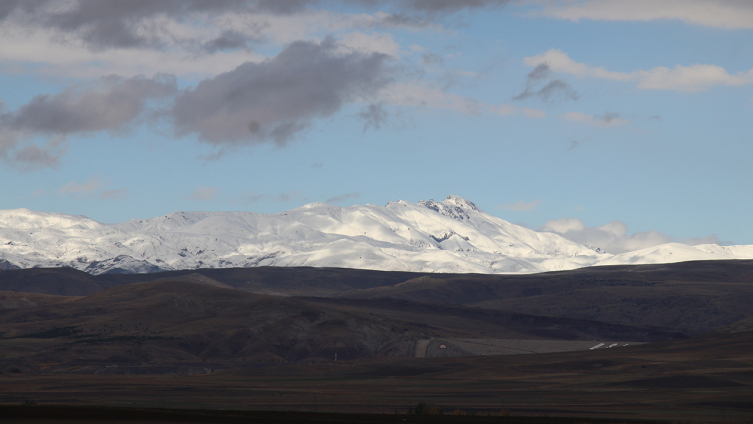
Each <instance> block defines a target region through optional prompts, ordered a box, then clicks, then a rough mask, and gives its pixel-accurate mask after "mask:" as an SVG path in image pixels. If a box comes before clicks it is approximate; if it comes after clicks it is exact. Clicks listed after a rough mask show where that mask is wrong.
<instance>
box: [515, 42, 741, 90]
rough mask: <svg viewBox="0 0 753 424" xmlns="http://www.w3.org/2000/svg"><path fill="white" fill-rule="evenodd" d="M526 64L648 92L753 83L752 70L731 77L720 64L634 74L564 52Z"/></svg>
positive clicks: (554, 51)
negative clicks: (632, 84)
mask: <svg viewBox="0 0 753 424" xmlns="http://www.w3.org/2000/svg"><path fill="white" fill-rule="evenodd" d="M523 63H525V64H526V65H528V66H532V67H536V66H539V65H541V64H546V65H548V67H549V69H551V70H552V71H553V72H561V73H566V74H571V75H575V76H578V77H582V78H585V77H591V78H600V79H608V80H614V81H634V82H636V83H637V86H638V88H641V89H645V90H675V91H702V90H706V89H708V88H709V87H713V86H717V85H727V86H741V85H747V84H753V69H750V70H749V71H746V72H738V73H736V74H730V73H728V72H727V70H726V69H724V68H722V67H721V66H717V65H702V64H695V65H691V66H684V65H675V67H674V68H672V69H670V68H667V67H665V66H658V67H656V68H652V69H649V70H637V71H631V72H629V73H628V72H614V71H608V70H607V69H605V68H604V67H594V66H590V65H587V64H585V63H580V62H576V61H574V60H572V59H571V58H570V57H569V56H568V55H567V54H566V53H564V52H563V51H561V50H557V49H551V50H548V51H547V52H545V53H543V54H540V55H536V56H530V57H526V58H524V59H523Z"/></svg>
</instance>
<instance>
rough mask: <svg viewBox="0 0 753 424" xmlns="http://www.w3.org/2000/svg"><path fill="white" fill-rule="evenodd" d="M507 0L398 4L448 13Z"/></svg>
mask: <svg viewBox="0 0 753 424" xmlns="http://www.w3.org/2000/svg"><path fill="white" fill-rule="evenodd" d="M509 2H510V0H402V1H400V2H398V4H401V5H403V7H406V8H408V9H412V10H416V11H421V12H429V13H448V12H458V11H461V10H463V9H481V8H487V7H498V6H503V5H505V4H507V3H509Z"/></svg>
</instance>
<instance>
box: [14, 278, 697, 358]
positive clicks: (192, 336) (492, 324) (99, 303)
mask: <svg viewBox="0 0 753 424" xmlns="http://www.w3.org/2000/svg"><path fill="white" fill-rule="evenodd" d="M13 296H15V297H21V296H29V295H25V294H24V295H22V294H20V293H14V292H0V298H3V297H8V298H10V297H13ZM30 296H32V297H33V296H36V297H39V298H43V299H44V302H39V303H38V304H37V305H36V306H33V305H27V307H23V308H18V307H14V308H5V309H0V328H2V329H3V330H2V331H3V332H2V334H0V351H2V352H3V353H4V359H5V360H23V361H28V362H29V363H33V364H37V365H39V366H42V364H47V365H46V366H50V367H53V368H54V369H61V370H70V369H76V368H80V367H82V366H93V365H112V364H114V363H120V364H130V365H141V364H158V363H202V362H212V363H234V364H236V365H237V364H239V363H243V362H249V363H261V364H265V363H269V362H301V361H303V362H310V361H312V360H317V359H325V360H333V359H334V358H335V354H337V357H338V358H339V359H357V358H373V357H389V356H399V357H408V356H413V355H414V354H415V352H416V346H417V342H418V341H419V340H428V339H431V338H436V337H454V338H506V339H559V340H594V339H611V340H630V341H656V340H666V339H671V338H681V337H684V335H683V334H679V333H675V332H670V331H662V330H660V329H651V328H636V327H630V326H623V325H615V324H604V323H599V322H594V321H588V320H582V319H567V318H552V317H539V316H533V315H527V314H517V313H506V312H502V311H489V310H482V309H478V308H467V307H462V306H447V305H432V304H425V303H417V302H410V301H392V300H379V299H377V300H368V299H367V300H350V299H332V298H302V297H280V296H269V295H261V294H254V293H247V292H242V291H239V290H234V289H226V288H221V287H215V286H211V285H206V284H203V285H202V284H194V283H182V282H172V281H169V282H148V283H136V284H127V285H120V286H117V287H114V288H111V289H107V290H104V291H102V292H99V293H96V294H94V295H91V296H87V297H78V298H67V297H61V296H46V295H30Z"/></svg>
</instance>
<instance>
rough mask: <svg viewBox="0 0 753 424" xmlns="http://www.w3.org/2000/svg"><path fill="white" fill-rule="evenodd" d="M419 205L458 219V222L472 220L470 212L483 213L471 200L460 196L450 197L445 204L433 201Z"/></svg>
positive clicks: (424, 201) (423, 201)
mask: <svg viewBox="0 0 753 424" xmlns="http://www.w3.org/2000/svg"><path fill="white" fill-rule="evenodd" d="M418 204H419V205H421V206H423V207H425V208H428V209H431V210H433V211H435V212H437V213H440V214H442V215H444V216H448V217H450V218H454V219H457V220H458V221H465V220H467V219H469V218H470V214H469V212H470V211H476V212H481V209H479V208H478V206H476V205H475V204H474V203H473V202H471V201H470V200H467V199H464V198H462V197H460V196H455V195H450V196H447V199H445V200H444V201H443V202H437V201H435V200H433V199H429V200H420V201H419V202H418Z"/></svg>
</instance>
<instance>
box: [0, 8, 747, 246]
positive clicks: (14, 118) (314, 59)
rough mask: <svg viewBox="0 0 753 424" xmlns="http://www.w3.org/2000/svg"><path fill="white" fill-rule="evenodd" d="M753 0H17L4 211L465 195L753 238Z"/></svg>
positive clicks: (632, 238)
mask: <svg viewBox="0 0 753 424" xmlns="http://www.w3.org/2000/svg"><path fill="white" fill-rule="evenodd" d="M751 40H753V2H750V1H748V0H634V1H630V2H625V1H621V0H572V1H566V0H561V1H558V0H520V1H505V0H403V1H397V0H395V1H389V0H350V1H317V0H224V1H223V0H216V1H215V0H212V1H209V0H162V1H159V2H153V1H146V0H109V1H101V0H5V1H2V2H0V188H1V190H0V209H16V208H28V209H32V210H37V211H45V212H63V213H67V214H73V215H85V216H88V217H89V218H92V219H94V220H97V221H100V222H104V223H115V222H122V221H126V220H130V219H145V218H151V217H156V216H160V215H164V214H167V213H170V212H175V211H181V210H182V211H197V210H201V211H251V212H258V213H277V212H282V211H285V210H288V209H292V208H296V207H300V206H302V205H304V204H307V203H311V202H326V203H330V204H333V205H339V206H349V205H354V204H376V205H385V204H386V203H387V202H390V201H397V200H406V201H410V202H417V201H419V200H422V199H423V200H428V199H435V200H442V199H444V198H445V197H447V196H448V195H459V196H462V197H464V198H466V199H468V200H470V201H472V202H474V203H476V204H477V205H478V206H479V207H480V208H481V209H483V210H485V211H486V212H488V213H490V214H492V215H494V216H498V217H500V218H502V219H505V220H507V221H510V222H512V223H515V224H519V225H525V226H526V227H528V228H532V229H536V230H546V231H553V232H557V233H560V234H562V235H564V236H566V237H568V238H571V239H573V240H576V241H579V242H583V243H587V244H590V245H593V246H600V247H602V249H603V250H606V251H607V252H610V253H621V252H624V251H628V250H635V249H638V248H643V247H649V246H652V245H656V244H661V243H667V242H681V243H688V244H700V243H719V244H726V245H729V244H753V226H752V225H751V214H750V211H751V210H753V196H752V195H751V194H752V193H751V191H752V190H751V187H753V166H751V162H752V160H753V143H752V141H753V139H752V137H753V136H752V134H753V42H751Z"/></svg>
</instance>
